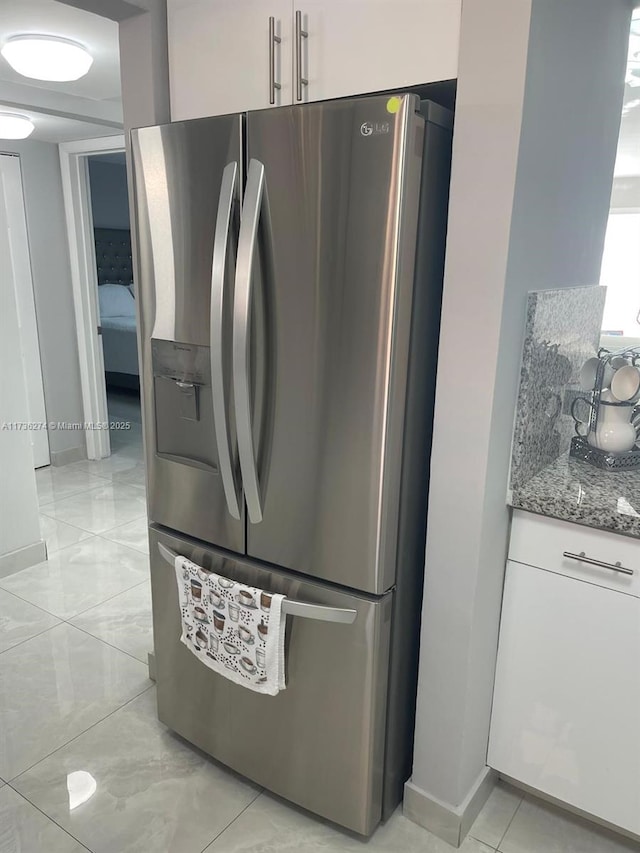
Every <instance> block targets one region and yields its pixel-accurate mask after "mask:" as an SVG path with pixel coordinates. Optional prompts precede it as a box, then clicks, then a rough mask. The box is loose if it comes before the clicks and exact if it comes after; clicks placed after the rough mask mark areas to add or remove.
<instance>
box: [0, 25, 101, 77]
mask: <svg viewBox="0 0 640 853" xmlns="http://www.w3.org/2000/svg"><path fill="white" fill-rule="evenodd" d="M0 53H2V55H3V56H4V58H5V59H6V60H7V62H8V63H9V65H10V66H11V67H12V68H13V70H14V71H17V72H18V74H22V76H23V77H31V78H32V79H34V80H54V81H56V82H66V81H69V80H78V79H80V77H84V75H85V74H86V73H87V71H88V70H89V69H90V68H91V63H92V62H93V57H92V56H91V54H90V53H89V51H88V50H86V49H85V48H84V47H82V45H81V44H77V43H76V42H74V41H69V40H68V39H63V38H58V36H37V35H24V36H14V37H13V38H10V39H9V40H8V41H7V42H5V44H4V46H3V47H2V50H0Z"/></svg>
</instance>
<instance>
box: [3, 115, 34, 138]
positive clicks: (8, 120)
mask: <svg viewBox="0 0 640 853" xmlns="http://www.w3.org/2000/svg"><path fill="white" fill-rule="evenodd" d="M34 130H35V125H34V123H33V122H32V121H31V119H30V118H27V116H20V115H16V114H15V113H0V139H26V138H27V136H31V134H32V133H33V131H34Z"/></svg>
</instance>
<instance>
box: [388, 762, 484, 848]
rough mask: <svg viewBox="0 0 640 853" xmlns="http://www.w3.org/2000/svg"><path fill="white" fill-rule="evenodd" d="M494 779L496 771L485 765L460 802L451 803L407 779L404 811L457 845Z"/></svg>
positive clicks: (473, 818)
mask: <svg viewBox="0 0 640 853" xmlns="http://www.w3.org/2000/svg"><path fill="white" fill-rule="evenodd" d="M496 781H497V775H496V773H495V772H494V771H493V770H492V769H491V768H490V767H485V768H484V770H483V771H482V773H481V774H480V776H478V779H477V780H476V782H475V784H474V785H473V786H472V788H471V790H470V791H469V793H468V794H467V796H466V797H465V798H464V801H463V803H462V804H461V805H459V806H452V805H450V804H449V803H444V802H442V801H441V800H438V799H437V798H436V797H432V796H431V795H430V794H427V792H426V791H423V790H422V789H421V788H418V787H417V786H416V785H414V783H413V780H412V779H409V781H408V782H405V785H404V804H403V807H402V811H403V814H404V816H405V817H408V818H409V820H412V821H413V822H414V823H417V824H418V825H419V826H422V827H424V829H428V830H429V832H431V833H433V835H437V836H438V838H442V839H443V841H446V842H447V844H451V845H452V846H453V847H460V845H461V844H462V842H463V841H464V839H465V837H466V835H467V833H468V832H469V830H470V829H471V826H472V824H473V822H474V820H475V819H476V818H477V816H478V814H479V812H480V810H481V809H482V807H483V806H484V804H485V803H486V801H487V799H488V798H489V794H490V793H491V791H492V790H493V788H494V786H495V784H496Z"/></svg>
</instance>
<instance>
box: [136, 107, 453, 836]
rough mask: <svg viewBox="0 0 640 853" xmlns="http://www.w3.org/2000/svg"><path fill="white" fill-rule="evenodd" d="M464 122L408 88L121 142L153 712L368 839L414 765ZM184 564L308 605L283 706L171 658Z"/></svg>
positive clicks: (175, 655) (292, 620) (161, 130)
mask: <svg viewBox="0 0 640 853" xmlns="http://www.w3.org/2000/svg"><path fill="white" fill-rule="evenodd" d="M451 125H452V121H451V114H450V113H449V112H448V111H447V110H445V109H443V108H441V107H439V106H438V105H436V104H434V103H431V102H422V103H421V102H420V100H419V98H418V97H417V96H416V95H412V94H403V95H398V96H394V97H389V96H386V95H385V96H375V97H368V98H358V99H350V100H345V101H333V102H328V103H317V104H308V105H304V106H295V107H283V108H280V109H272V110H264V111H260V112H255V113H249V114H245V115H228V116H220V117H215V118H205V119H197V120H193V121H186V122H179V123H173V124H168V125H164V126H160V127H147V128H141V129H138V130H134V131H133V132H132V150H133V162H134V175H135V177H134V192H135V198H136V235H137V246H138V302H139V313H140V329H141V351H142V367H143V377H142V392H143V415H144V429H145V451H146V459H147V472H148V474H147V476H148V500H149V519H150V545H151V581H152V593H153V618H154V635H155V641H154V642H155V658H156V674H157V695H158V715H159V718H160V720H162V721H163V722H164V723H165V724H166V725H167V726H169V727H170V728H171V729H173V730H174V731H176V732H177V733H179V734H180V735H182V736H183V737H184V738H186V739H187V740H188V741H190V742H192V743H193V744H196V745H197V746H198V747H200V748H201V749H203V750H204V751H205V752H207V753H208V754H210V755H211V756H214V757H215V758H216V759H218V760H220V761H221V762H223V763H224V764H226V765H228V766H229V767H231V768H233V769H234V770H236V771H238V772H239V773H241V774H244V775H245V776H247V777H249V778H250V779H252V780H254V781H255V782H257V783H258V784H260V785H262V786H264V787H266V788H267V789H269V790H271V791H273V792H275V793H277V794H279V795H281V796H283V797H285V798H287V799H289V800H291V801H293V802H295V803H298V804H299V805H301V806H303V807H305V808H307V809H310V810H311V811H313V812H315V813H317V814H319V815H322V816H324V817H326V818H329V819H330V820H332V821H335V822H336V823H338V824H341V825H343V826H345V827H348V828H350V829H352V830H354V831H356V832H359V833H362V834H365V835H366V834H370V833H371V832H372V831H373V829H374V828H375V826H376V825H377V823H378V822H379V821H380V820H381V819H385V818H386V817H387V816H388V815H389V814H390V813H391V812H392V811H393V809H394V808H395V806H396V805H397V804H398V802H399V801H400V799H401V797H402V787H403V783H404V781H405V780H406V779H407V777H408V776H409V774H410V770H411V752H412V737H413V717H414V705H415V690H416V672H417V646H418V630H419V613H420V603H421V593H422V575H423V571H424V540H425V522H426V503H427V487H428V475H429V452H430V436H431V422H432V411H433V387H434V383H435V363H436V353H437V338H438V328H439V316H440V297H441V286H442V270H443V259H444V240H445V230H446V208H447V195H448V185H449V165H450V148H451ZM175 554H183V555H185V556H187V557H189V558H190V559H192V560H193V561H195V562H196V563H199V564H201V565H204V566H205V567H207V568H209V569H212V570H213V571H216V572H218V573H220V574H222V575H225V576H228V577H230V578H233V579H236V580H240V581H242V582H243V583H247V584H251V585H254V586H258V587H263V588H266V589H269V590H272V591H276V592H281V593H284V594H286V595H287V596H288V598H289V599H290V601H294V602H301V603H302V604H303V605H304V604H306V605H313V606H307V607H304V606H300V607H298V608H297V609H296V610H295V614H294V615H290V616H288V617H287V618H288V620H289V621H288V624H287V636H286V661H287V664H286V665H287V689H286V690H285V691H284V692H282V693H280V694H279V695H278V696H276V697H270V696H264V695H259V694H255V693H252V692H250V691H249V690H247V689H245V688H243V687H240V686H238V685H236V684H233V683H231V682H229V681H226V680H225V679H224V678H222V677H221V676H219V675H217V674H216V673H214V672H212V671H211V670H209V669H207V668H205V667H204V666H203V665H202V664H201V663H200V662H199V661H198V660H197V659H196V658H195V657H194V656H193V655H192V654H190V652H189V651H188V650H187V649H186V648H185V646H184V645H182V644H181V643H180V632H181V628H180V610H179V606H178V596H177V586H176V581H175V574H174V570H173V565H172V558H173V556H174V555H175Z"/></svg>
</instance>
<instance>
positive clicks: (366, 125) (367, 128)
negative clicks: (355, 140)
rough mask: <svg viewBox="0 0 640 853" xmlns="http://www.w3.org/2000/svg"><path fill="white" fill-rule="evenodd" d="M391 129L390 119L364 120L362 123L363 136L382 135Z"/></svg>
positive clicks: (361, 131)
mask: <svg viewBox="0 0 640 853" xmlns="http://www.w3.org/2000/svg"><path fill="white" fill-rule="evenodd" d="M390 129H391V125H390V124H389V122H388V121H363V122H362V124H361V125H360V133H361V134H362V135H363V136H380V135H381V134H383V133H389V131H390Z"/></svg>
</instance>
